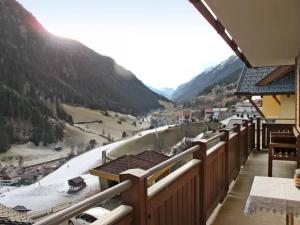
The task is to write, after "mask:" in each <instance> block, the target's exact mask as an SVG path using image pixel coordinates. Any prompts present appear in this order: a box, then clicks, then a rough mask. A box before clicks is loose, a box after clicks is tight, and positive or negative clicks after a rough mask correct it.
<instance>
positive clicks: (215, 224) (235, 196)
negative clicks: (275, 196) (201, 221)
mask: <svg viewBox="0 0 300 225" xmlns="http://www.w3.org/2000/svg"><path fill="white" fill-rule="evenodd" d="M295 169H296V163H295V162H287V161H274V163H273V176H274V177H287V178H292V177H293V175H294V170H295ZM267 171H268V153H267V151H260V152H257V151H254V152H253V153H252V155H251V156H250V157H249V158H248V160H247V162H246V164H245V166H244V167H243V169H242V170H241V172H240V175H239V177H238V179H237V180H236V182H235V184H234V186H233V187H232V188H231V189H230V191H229V194H228V197H227V198H226V200H225V202H224V203H223V205H222V206H221V207H220V208H219V211H218V212H217V213H216V216H215V218H213V219H211V220H212V222H211V223H209V224H212V225H270V224H272V225H277V224H278V225H279V224H280V225H283V224H285V215H281V214H279V213H277V214H275V213H272V212H266V211H262V212H258V213H256V214H253V215H251V216H245V215H244V208H245V204H246V201H247V197H248V195H249V193H250V189H251V186H252V182H253V179H254V176H267ZM299 191H300V190H299ZM211 220H210V221H211ZM295 224H300V217H299V218H296V220H295Z"/></svg>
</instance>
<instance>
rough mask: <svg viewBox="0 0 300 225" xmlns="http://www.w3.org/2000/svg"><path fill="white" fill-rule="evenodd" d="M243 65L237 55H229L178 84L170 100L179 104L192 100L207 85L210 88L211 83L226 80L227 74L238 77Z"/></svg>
mask: <svg viewBox="0 0 300 225" xmlns="http://www.w3.org/2000/svg"><path fill="white" fill-rule="evenodd" d="M243 66H244V64H243V62H242V61H241V60H240V59H239V58H238V57H237V56H230V57H229V58H227V59H226V60H224V61H222V62H221V63H219V64H217V65H215V66H213V67H209V68H208V69H206V70H204V71H203V72H202V73H200V74H199V75H197V76H195V77H193V78H192V79H191V80H190V81H188V82H186V83H183V84H181V85H179V86H178V88H177V89H176V90H175V92H174V93H173V95H172V97H171V100H173V101H175V102H176V103H179V104H182V103H185V102H189V101H192V100H193V99H194V98H196V97H197V96H198V95H199V93H201V91H203V90H204V89H206V88H207V87H211V89H212V85H213V84H216V83H218V82H219V81H221V80H226V77H227V76H228V77H229V76H232V74H233V76H234V77H236V78H238V76H239V74H240V72H241V71H242V68H243Z"/></svg>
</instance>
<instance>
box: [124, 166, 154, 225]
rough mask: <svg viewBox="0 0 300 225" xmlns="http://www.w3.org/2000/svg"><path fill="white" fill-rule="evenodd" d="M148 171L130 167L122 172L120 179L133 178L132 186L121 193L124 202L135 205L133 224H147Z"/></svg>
mask: <svg viewBox="0 0 300 225" xmlns="http://www.w3.org/2000/svg"><path fill="white" fill-rule="evenodd" d="M146 175H147V172H146V171H144V170H141V169H130V170H127V171H125V172H123V173H121V174H120V180H121V182H122V181H125V180H131V181H132V187H131V188H130V189H129V190H127V191H125V192H123V193H122V194H121V197H122V203H123V204H124V205H128V206H131V207H133V221H132V222H133V223H132V224H133V225H146V224H147V221H146V218H147V217H146V214H147V198H148V196H147V178H146Z"/></svg>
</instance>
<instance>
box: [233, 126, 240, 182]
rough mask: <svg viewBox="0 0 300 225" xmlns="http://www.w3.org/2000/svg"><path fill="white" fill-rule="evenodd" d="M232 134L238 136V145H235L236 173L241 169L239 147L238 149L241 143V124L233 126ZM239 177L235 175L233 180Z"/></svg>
mask: <svg viewBox="0 0 300 225" xmlns="http://www.w3.org/2000/svg"><path fill="white" fill-rule="evenodd" d="M233 131H234V132H236V133H237V134H238V141H237V142H238V143H237V149H236V150H237V152H236V153H237V155H236V167H237V168H238V171H240V169H241V157H240V154H241V153H240V151H241V147H240V142H241V124H235V128H234V130H233ZM238 175H239V173H237V174H236V177H235V179H236V178H237V176H238Z"/></svg>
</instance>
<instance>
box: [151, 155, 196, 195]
mask: <svg viewBox="0 0 300 225" xmlns="http://www.w3.org/2000/svg"><path fill="white" fill-rule="evenodd" d="M200 162H201V161H200V160H198V159H193V160H191V161H190V162H188V163H186V164H185V165H184V166H182V167H180V168H179V169H177V170H176V171H174V173H172V176H167V177H165V178H164V179H162V180H160V181H158V182H157V183H156V184H155V185H153V186H151V187H150V188H149V189H148V198H149V199H151V198H152V197H153V196H155V195H156V194H157V193H159V192H160V191H161V190H163V189H164V188H166V187H167V186H168V185H169V184H171V183H173V182H174V181H175V180H177V179H178V178H179V177H181V176H182V175H184V174H185V173H186V172H187V171H189V170H190V169H192V168H194V167H195V166H197V165H199V164H200Z"/></svg>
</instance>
